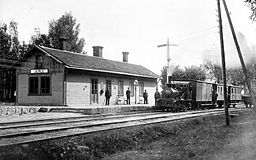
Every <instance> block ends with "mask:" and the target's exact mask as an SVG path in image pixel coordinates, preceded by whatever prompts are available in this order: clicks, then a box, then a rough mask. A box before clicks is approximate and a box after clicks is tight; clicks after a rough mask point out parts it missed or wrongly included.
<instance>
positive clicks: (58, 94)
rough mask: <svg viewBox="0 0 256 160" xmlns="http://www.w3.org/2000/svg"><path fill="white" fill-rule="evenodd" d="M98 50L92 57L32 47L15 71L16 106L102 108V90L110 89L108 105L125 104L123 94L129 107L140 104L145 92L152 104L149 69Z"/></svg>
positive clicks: (125, 57)
mask: <svg viewBox="0 0 256 160" xmlns="http://www.w3.org/2000/svg"><path fill="white" fill-rule="evenodd" d="M102 50H103V47H101V46H94V47H93V56H88V55H84V54H78V53H74V52H69V51H65V50H58V49H52V48H48V47H43V46H37V45H35V46H34V47H33V48H32V49H31V50H30V51H29V52H28V53H27V54H26V56H24V58H23V60H22V63H21V67H19V68H18V69H17V75H16V76H17V82H16V83H17V84H16V92H17V96H16V104H17V105H60V106H63V105H64V106H65V105H66V106H72V107H83V106H90V105H104V104H105V90H106V88H109V89H110V93H111V95H112V96H111V98H110V104H111V105H114V104H124V102H125V100H126V94H125V92H126V90H127V88H128V87H129V89H130V91H131V104H135V103H136V104H137V103H143V101H141V100H142V94H143V91H144V90H147V92H148V95H149V97H148V100H149V104H154V92H155V90H156V86H157V78H158V75H157V74H155V73H153V72H152V71H150V70H149V69H147V68H145V67H143V66H141V65H135V64H130V63H128V54H129V53H128V52H123V61H122V62H119V61H113V60H108V59H104V58H102Z"/></svg>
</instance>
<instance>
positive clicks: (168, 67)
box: [157, 38, 179, 83]
mask: <svg viewBox="0 0 256 160" xmlns="http://www.w3.org/2000/svg"><path fill="white" fill-rule="evenodd" d="M170 46H179V45H178V44H170V42H169V38H168V39H167V43H166V44H161V45H158V46H157V47H158V48H160V47H166V48H167V83H169V72H170V61H171V58H170Z"/></svg>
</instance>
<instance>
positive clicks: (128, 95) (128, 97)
mask: <svg viewBox="0 0 256 160" xmlns="http://www.w3.org/2000/svg"><path fill="white" fill-rule="evenodd" d="M130 98H131V91H130V90H129V87H128V89H127V91H126V99H127V100H126V102H127V104H130Z"/></svg>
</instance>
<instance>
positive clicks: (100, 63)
mask: <svg viewBox="0 0 256 160" xmlns="http://www.w3.org/2000/svg"><path fill="white" fill-rule="evenodd" d="M35 47H37V48H38V49H40V50H41V51H43V52H45V53H47V54H50V56H51V57H52V58H54V59H55V60H57V61H59V62H61V63H63V64H64V65H65V66H66V67H67V68H72V69H81V70H88V71H97V72H106V73H115V74H121V75H130V76H138V77H147V78H158V77H159V76H158V75H157V74H155V73H154V72H152V71H150V70H149V69H147V68H145V67H143V66H141V65H135V64H130V63H127V62H119V61H113V60H108V59H104V58H100V57H95V56H88V55H84V54H78V53H74V52H69V51H64V50H58V49H53V48H48V47H43V46H37V45H35Z"/></svg>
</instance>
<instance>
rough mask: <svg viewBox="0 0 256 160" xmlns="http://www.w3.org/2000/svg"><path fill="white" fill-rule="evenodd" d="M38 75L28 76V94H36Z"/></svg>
mask: <svg viewBox="0 0 256 160" xmlns="http://www.w3.org/2000/svg"><path fill="white" fill-rule="evenodd" d="M38 88H39V87H38V77H30V78H29V94H38Z"/></svg>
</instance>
